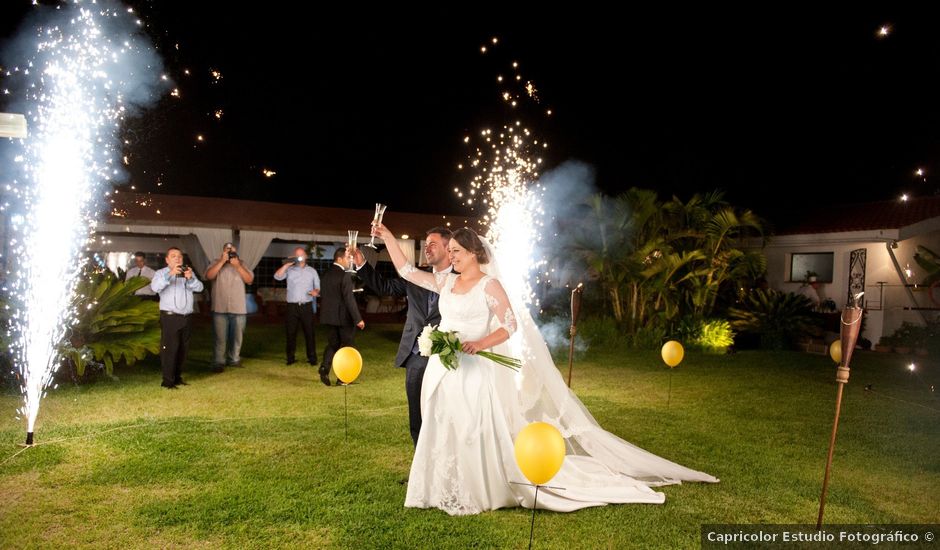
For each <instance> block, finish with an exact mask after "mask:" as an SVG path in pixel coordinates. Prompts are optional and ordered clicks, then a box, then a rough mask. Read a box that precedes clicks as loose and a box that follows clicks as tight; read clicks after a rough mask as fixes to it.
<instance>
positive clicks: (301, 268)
mask: <svg viewBox="0 0 940 550" xmlns="http://www.w3.org/2000/svg"><path fill="white" fill-rule="evenodd" d="M285 279H286V280H287V322H286V329H287V364H288V365H292V364H294V362H295V360H294V352H295V351H296V349H297V326H298V325H300V326H301V327H302V328H303V330H304V342H305V343H306V346H307V362H308V363H310V364H311V365H316V364H317V341H316V337H315V335H314V333H313V306H311V305H310V302H312V301H313V300H315V299H316V297H317V296H319V294H320V276H319V275H317V270H316V269H314V268H312V267H310V266H309V265H307V250H306V249H305V248H304V247H302V246H298V247H297V248H295V249H294V255H293V256H291V257H290V258H288V259H287V263H285V264H284V265H282V266H281V267H280V268H278V270H277V271H275V272H274V280H276V281H283V280H285Z"/></svg>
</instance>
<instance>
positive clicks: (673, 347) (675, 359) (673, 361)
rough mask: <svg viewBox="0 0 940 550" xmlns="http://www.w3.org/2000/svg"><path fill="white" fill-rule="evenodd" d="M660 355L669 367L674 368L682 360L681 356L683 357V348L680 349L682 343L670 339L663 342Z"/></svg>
mask: <svg viewBox="0 0 940 550" xmlns="http://www.w3.org/2000/svg"><path fill="white" fill-rule="evenodd" d="M662 356H663V361H665V362H666V364H667V365H668V366H669V368H674V367H677V366H678V365H679V363H681V362H682V358H683V357H685V350H684V349H682V344H680V343H679V342H676V341H675V340H670V341H668V342H666V343H665V344H663V350H662Z"/></svg>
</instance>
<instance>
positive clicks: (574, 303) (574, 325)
mask: <svg viewBox="0 0 940 550" xmlns="http://www.w3.org/2000/svg"><path fill="white" fill-rule="evenodd" d="M582 290H584V283H578V286H576V287H575V288H574V290H572V291H571V329H570V330H569V331H568V333H569V334H570V336H571V343H570V344H568V387H569V388H570V387H571V367H572V366H573V365H574V337H575V335H576V334H577V333H578V315H580V314H581V291H582Z"/></svg>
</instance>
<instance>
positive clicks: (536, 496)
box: [509, 481, 565, 550]
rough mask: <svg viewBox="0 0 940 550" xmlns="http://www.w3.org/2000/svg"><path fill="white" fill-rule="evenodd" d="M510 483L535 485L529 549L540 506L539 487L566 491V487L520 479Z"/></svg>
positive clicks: (527, 485)
mask: <svg viewBox="0 0 940 550" xmlns="http://www.w3.org/2000/svg"><path fill="white" fill-rule="evenodd" d="M509 483H511V484H513V485H525V486H526V487H535V500H534V501H533V502H532V523H531V524H530V525H529V549H530V550H531V548H532V534H533V533H535V510H536V509H538V506H539V487H545V488H546V489H555V490H556V491H564V490H565V488H564V487H553V486H551V485H533V484H531V483H519V482H518V481H510V482H509Z"/></svg>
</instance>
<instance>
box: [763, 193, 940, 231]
mask: <svg viewBox="0 0 940 550" xmlns="http://www.w3.org/2000/svg"><path fill="white" fill-rule="evenodd" d="M931 218H940V196H935V197H919V198H917V197H915V198H911V199H908V200H907V201H903V202H902V201H900V200H891V201H878V202H869V203H857V204H842V205H829V206H825V207H820V208H811V209H806V210H802V211H794V212H792V216H791V217H790V218H789V219H780V220H775V222H776V223H775V224H774V225H775V226H776V230H775V231H774V233H775V234H777V235H797V234H818V233H839V232H848V231H869V230H879V229H901V228H903V227H907V226H909V225H913V224H915V223H918V222H921V221H924V220H928V219H931Z"/></svg>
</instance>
